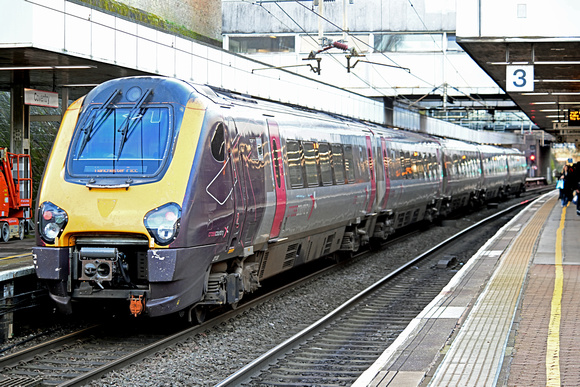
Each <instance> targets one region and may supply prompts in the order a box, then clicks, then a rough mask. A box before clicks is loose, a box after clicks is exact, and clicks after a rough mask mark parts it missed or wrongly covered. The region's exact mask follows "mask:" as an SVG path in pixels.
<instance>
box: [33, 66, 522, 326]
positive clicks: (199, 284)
mask: <svg viewBox="0 0 580 387" xmlns="http://www.w3.org/2000/svg"><path fill="white" fill-rule="evenodd" d="M525 177H526V159H525V156H524V155H523V154H522V152H520V151H518V150H515V149H508V148H503V147H498V146H491V145H477V144H472V143H468V142H463V141H458V140H452V139H444V138H437V137H433V136H429V135H426V134H421V133H415V132H410V131H405V130H398V129H397V128H389V127H384V126H380V125H376V124H372V123H368V122H362V121H359V120H354V119H349V118H347V117H341V116H337V115H332V114H327V113H323V112H317V111H312V110H308V109H304V108H300V107H297V106H289V105H284V104H280V103H276V102H272V101H264V100H258V99H254V98H251V97H247V96H244V95H241V94H236V93H232V92H229V91H227V90H221V89H215V88H210V87H208V86H206V85H199V84H194V83H191V82H187V81H183V80H179V79H175V78H167V77H157V76H150V77H148V76H145V77H128V78H119V79H114V80H110V81H107V82H105V83H103V84H101V85H99V86H97V87H95V88H94V89H92V90H91V91H90V92H89V93H88V94H87V95H86V96H85V97H83V98H80V99H79V100H77V101H75V102H74V103H73V104H72V105H71V106H70V107H69V108H68V109H67V111H66V113H65V115H64V118H63V121H62V123H61V126H60V129H59V131H58V133H57V136H56V139H55V142H54V145H53V148H52V150H51V152H50V155H49V157H48V160H47V164H46V168H45V172H44V175H43V178H42V182H41V185H40V189H39V193H38V200H37V203H38V204H37V206H38V208H37V209H36V211H35V215H36V226H37V230H36V231H37V232H36V247H34V248H33V258H34V265H35V268H36V273H37V276H38V277H39V279H40V280H42V282H43V283H44V284H45V285H46V287H47V289H48V291H49V294H50V297H51V298H52V300H54V302H55V303H56V306H57V307H58V309H59V310H60V311H62V312H63V313H71V312H72V311H73V306H74V305H77V304H86V305H90V303H92V302H95V303H96V302H99V301H101V302H105V303H107V304H108V305H113V304H118V305H120V306H121V307H122V308H126V310H127V313H130V314H132V315H134V316H146V317H157V316H163V315H170V314H177V315H180V316H184V317H185V318H187V319H188V321H193V322H195V321H198V322H199V321H203V319H204V318H205V314H206V312H207V310H208V309H209V308H213V307H216V306H228V305H229V306H232V307H235V306H236V305H237V304H238V302H239V301H240V300H241V299H242V297H243V296H244V295H246V294H248V293H252V292H254V291H256V290H257V289H258V288H259V287H260V286H261V283H262V282H263V281H264V280H265V279H268V278H271V277H273V276H275V275H278V274H280V273H283V272H285V271H287V270H290V269H292V268H295V267H297V266H299V265H303V264H305V263H308V262H312V261H314V260H317V259H320V258H321V257H326V256H332V255H333V254H339V253H340V254H347V255H348V254H351V253H353V252H356V251H358V250H359V249H360V248H361V246H363V245H365V244H368V243H370V242H372V241H383V240H385V239H387V238H388V237H389V236H390V235H392V234H393V233H394V232H395V231H396V230H398V229H401V228H403V227H406V226H409V225H412V224H414V223H417V222H422V221H434V220H436V219H441V218H442V217H445V216H447V215H448V214H449V213H451V212H452V211H454V210H456V209H460V208H462V207H466V206H477V205H481V204H482V203H485V202H486V201H489V200H491V199H495V198H501V197H505V196H507V195H513V194H516V195H518V194H520V193H521V192H522V191H523V190H524V189H525Z"/></svg>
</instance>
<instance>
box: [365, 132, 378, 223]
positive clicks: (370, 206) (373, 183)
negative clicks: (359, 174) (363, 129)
mask: <svg viewBox="0 0 580 387" xmlns="http://www.w3.org/2000/svg"><path fill="white" fill-rule="evenodd" d="M366 139H367V157H368V162H369V172H370V174H371V195H370V198H369V204H368V206H367V212H368V213H370V212H372V210H373V204H374V201H375V194H376V192H377V181H376V180H375V179H376V176H375V166H374V160H373V145H372V142H371V137H370V136H366Z"/></svg>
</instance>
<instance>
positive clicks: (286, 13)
mask: <svg viewBox="0 0 580 387" xmlns="http://www.w3.org/2000/svg"><path fill="white" fill-rule="evenodd" d="M275 4H276V6H278V8H279V9H280V10H281V11H282V12H283V13H284V14H285V15H286V16H287V17H288V18H289V19H290V20H291V21H292V22H293V23H294V24H296V25H297V26H298V28H299V29H300V31H302V33H304V34H305V35H306V36H307V37H308V38H310V39H311V40H312V41H313V42H314V43H315V44H316V45H318V40H316V39H315V38H314V37H313V36H312V35H311V34H309V33H308V32H307V31H306V30H305V29H304V28H303V27H302V26H301V25H300V23H298V22H297V21H296V20H295V19H294V18H293V17H292V16H291V15H290V14H288V12H286V11H285V10H284V9H283V8H282V7H281V6H280V4H278V2H276V3H275ZM259 5H260V6H261V7H262V9H264V10H265V11H266V12H268V13H269V14H270V15H271V16H272V17H273V18H275V19H276V20H277V21H278V22H280V23H281V24H282V25H284V26H285V27H286V28H288V29H289V30H291V31H292V30H293V28H291V27H289V26H288V25H287V24H286V23H284V22H283V21H282V20H280V18H278V17H277V16H276V15H274V14H273V13H272V12H270V11H269V10H268V9H267V8H266V7H264V6H263V4H262V3H259ZM331 58H332V59H333V60H334V61H335V62H337V63H338V64H339V65H341V66H342V67H343V68H345V69H346V66H345V65H344V64H342V63H341V62H340V61H339V60H338V59H337V58H335V57H334V56H332V55H331ZM353 75H354V76H355V77H356V78H357V79H358V80H360V81H361V82H362V83H364V84H365V85H367V86H368V87H369V88H371V89H373V90H375V91H376V92H377V93H379V94H380V95H382V96H384V97H388V95H387V94H385V93H384V92H382V91H381V90H379V89H377V88H376V87H374V86H372V85H371V84H370V82H368V81H367V80H365V79H363V78H362V77H360V76H359V75H358V74H353ZM385 83H386V84H387V85H389V87H390V88H392V89H394V87H393V86H392V85H391V84H389V82H387V81H386V80H385Z"/></svg>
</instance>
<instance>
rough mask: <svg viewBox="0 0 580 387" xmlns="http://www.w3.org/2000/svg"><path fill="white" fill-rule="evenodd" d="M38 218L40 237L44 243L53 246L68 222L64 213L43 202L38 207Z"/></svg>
mask: <svg viewBox="0 0 580 387" xmlns="http://www.w3.org/2000/svg"><path fill="white" fill-rule="evenodd" d="M39 218H40V220H39V222H38V223H39V232H40V237H41V238H42V240H43V241H45V242H46V243H48V244H53V243H54V240H55V239H56V238H57V237H58V236H60V234H61V233H62V230H64V228H65V226H66V224H67V222H68V215H67V213H66V211H65V210H63V209H62V208H60V207H58V206H56V205H54V204H52V203H51V202H44V203H42V205H41V206H40V217H39Z"/></svg>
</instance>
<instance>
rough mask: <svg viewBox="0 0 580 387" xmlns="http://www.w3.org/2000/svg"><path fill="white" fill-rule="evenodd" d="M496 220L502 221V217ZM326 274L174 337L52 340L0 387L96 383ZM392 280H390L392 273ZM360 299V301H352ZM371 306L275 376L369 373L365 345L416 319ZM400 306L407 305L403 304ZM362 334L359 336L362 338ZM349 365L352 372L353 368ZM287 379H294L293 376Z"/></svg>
mask: <svg viewBox="0 0 580 387" xmlns="http://www.w3.org/2000/svg"><path fill="white" fill-rule="evenodd" d="M497 216H501V214H500V215H497ZM408 236H409V235H406V236H405V237H408ZM395 242H396V241H391V242H390V243H395ZM361 259H364V257H361ZM414 262H415V261H413V262H411V263H410V264H409V265H410V266H411V267H412V269H408V270H411V271H413V272H414V274H415V276H417V275H418V273H419V272H420V271H421V270H423V269H419V265H418V264H415V263H414ZM326 270H328V269H323V270H321V271H320V272H316V273H314V274H312V275H310V276H308V277H305V278H301V279H300V280H298V281H295V282H293V283H291V284H288V285H286V286H285V287H283V288H280V289H277V290H276V291H274V292H270V293H268V294H265V295H263V296H261V297H258V298H256V299H254V300H251V301H250V302H246V303H244V304H242V305H240V306H239V308H238V309H236V310H234V311H230V312H227V313H224V314H221V315H219V316H217V317H214V318H212V319H211V320H209V321H208V322H206V323H205V324H202V325H200V326H197V327H193V328H189V329H186V330H182V331H179V332H176V333H173V334H169V335H152V334H146V333H143V334H133V333H129V332H128V331H124V332H118V331H117V332H115V330H114V329H113V330H111V329H108V328H103V327H100V328H92V329H91V330H90V331H84V332H81V333H79V334H78V335H69V336H71V337H67V338H65V339H62V340H52V341H51V342H49V343H47V345H39V346H37V347H35V348H33V349H29V350H25V351H22V352H19V353H17V354H14V355H10V356H6V357H4V358H1V359H0V386H3V385H9V384H6V383H7V382H3V381H2V378H7V379H10V378H11V379H12V380H14V381H16V382H15V383H16V384H15V385H27V384H26V383H31V384H28V385H41V386H45V385H61V386H75V385H84V384H86V383H88V382H89V381H91V380H94V379H96V378H99V377H100V376H101V375H104V374H106V373H107V372H110V371H112V370H115V369H120V368H123V367H126V366H127V365H128V364H131V363H133V362H135V361H137V360H139V359H142V358H144V357H146V356H149V355H151V354H154V353H156V352H158V351H160V350H162V349H164V348H167V347H169V346H171V345H173V344H175V343H178V342H181V341H184V340H186V339H187V338H189V337H192V336H195V335H198V334H202V333H203V332H204V331H207V330H208V329H212V327H217V326H219V325H220V324H223V323H224V322H225V321H228V320H231V319H233V318H234V317H235V316H237V315H241V314H244V313H246V311H248V310H250V309H252V308H254V307H255V306H256V305H259V304H260V303H263V302H266V300H269V299H272V298H275V297H276V296H278V295H279V294H280V293H283V292H285V291H288V290H289V289H292V288H295V287H297V286H300V285H299V284H301V283H305V282H307V281H309V280H314V279H315V278H317V277H319V276H322V275H325V274H323V272H325V271H326ZM400 270H405V269H400ZM427 271H428V270H427ZM392 274H393V275H395V273H394V272H393V273H392ZM406 281H407V280H402V282H406ZM447 282H448V279H446V280H444V279H441V287H442V286H444V285H445V284H446V283H447ZM389 288H390V289H391V290H390V292H387V294H386V295H384V296H380V297H378V296H377V297H374V298H376V299H383V298H390V299H391V300H393V301H392V302H396V300H399V303H400V302H401V301H400V300H401V299H404V300H409V299H413V300H414V301H415V302H418V303H419V304H422V303H428V302H430V300H431V299H432V298H433V297H434V296H435V295H436V294H437V293H438V291H432V292H431V291H428V290H427V291H425V292H423V293H421V294H417V293H414V294H412V295H408V294H405V293H401V292H402V286H400V285H396V284H395V285H392V286H389ZM359 297H360V295H359V296H357V297H355V298H359ZM372 301H373V303H371V302H370V301H367V302H366V306H365V307H364V308H363V309H362V310H360V311H353V312H351V316H350V317H349V318H348V323H347V324H346V327H345V328H338V326H336V325H333V326H332V327H333V328H331V329H330V330H328V329H327V330H326V333H325V332H324V331H320V332H312V333H311V335H310V337H311V339H310V340H311V341H312V342H313V343H316V341H314V339H313V338H317V339H318V338H323V337H326V339H324V341H322V342H318V344H314V346H311V347H310V348H308V347H302V346H301V347H300V352H297V353H300V355H299V356H297V357H296V358H294V359H290V358H287V359H286V360H284V362H281V363H279V370H280V371H276V372H282V373H283V374H286V375H292V372H294V371H291V369H292V368H293V367H294V368H295V367H296V365H297V364H303V365H304V364H316V363H317V362H318V363H319V364H317V365H316V367H315V368H314V369H310V370H309V371H308V372H309V373H310V374H312V375H317V377H320V375H321V374H324V373H326V374H328V375H341V378H343V379H344V380H342V379H341V380H342V382H344V381H345V380H352V378H353V377H355V376H354V375H353V374H356V375H357V376H358V374H360V373H361V372H362V371H364V369H366V367H368V365H366V364H367V363H368V362H369V361H370V359H372V360H373V361H374V359H375V358H376V357H377V353H376V352H377V351H376V350H374V349H368V348H370V347H371V345H370V344H369V343H368V342H367V341H365V340H370V342H371V343H372V342H381V341H382V342H383V343H388V341H389V340H394V338H396V336H397V335H398V333H399V332H400V331H402V329H404V327H405V326H406V325H407V323H408V319H409V318H413V317H414V316H415V315H416V314H417V313H416V312H410V313H409V314H408V315H401V313H400V307H398V306H396V304H391V305H395V306H392V307H391V309H390V310H389V309H384V308H383V307H381V306H380V305H375V304H374V300H372ZM404 303H408V302H407V301H404ZM381 308H382V309H381ZM391 312H392V313H391ZM391 314H392V315H395V314H396V315H397V318H395V319H393V320H391V322H390V325H388V326H386V327H384V328H381V329H378V330H377V329H376V326H377V324H378V322H380V321H382V320H384V318H385V316H386V315H391ZM371 316H374V319H375V321H374V322H373V321H372V319H371ZM367 317H368V319H370V320H369V321H366V320H367ZM133 328H134V326H133ZM129 329H131V328H129ZM117 330H118V329H117ZM349 332H350V335H351V336H354V337H355V338H357V339H358V340H362V341H359V342H356V341H354V339H353V341H351V342H350V344H348V345H345V344H344V339H343V338H342V337H343V336H345V335H347V334H348V333H349ZM361 333H363V334H362V335H361ZM384 346H385V344H383V346H382V347H383V348H384ZM363 348H364V349H363ZM321 353H325V354H326V357H324V358H323V359H322V363H321V361H320V360H316V361H315V360H314V359H315V355H320V354H321ZM331 353H335V355H331ZM348 353H357V355H356V358H355V359H348V358H347V357H346V354H348ZM79 359H80V360H79ZM340 363H346V364H349V366H348V370H343V371H341V370H339V369H338V368H336V365H337V364H338V365H340ZM371 363H372V362H371ZM353 364H354V365H355V366H353ZM356 365H358V366H356ZM324 367H330V368H327V370H326V371H325V370H324ZM355 368H356V371H355V372H354V373H353V372H352V370H353V369H355ZM359 371H360V372H359ZM267 372H268V373H269V374H270V375H276V377H277V378H280V376H279V375H278V374H277V373H275V372H273V371H267ZM292 377H293V378H295V376H292ZM355 379H356V378H355ZM307 380H308V381H307ZM315 380H317V379H312V378H311V379H305V381H304V382H303V383H306V384H311V383H312V384H318V383H317V382H316V381H315ZM261 383H262V382H258V384H261ZM270 383H274V381H273V380H271V379H268V380H267V381H266V382H264V383H263V384H270ZM234 384H237V382H234V383H233V384H232V383H231V382H227V384H224V385H234ZM252 384H253V382H252ZM274 384H275V383H274Z"/></svg>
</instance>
